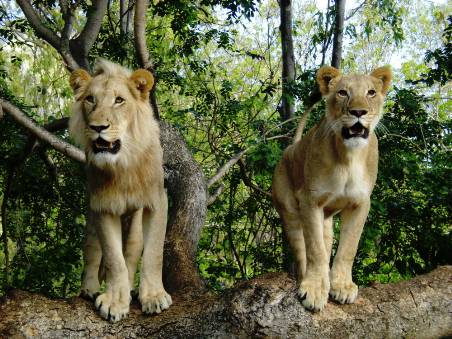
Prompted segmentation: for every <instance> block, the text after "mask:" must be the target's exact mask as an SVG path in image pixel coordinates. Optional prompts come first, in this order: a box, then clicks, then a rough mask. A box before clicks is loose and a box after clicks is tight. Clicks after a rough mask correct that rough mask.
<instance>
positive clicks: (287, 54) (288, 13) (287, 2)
mask: <svg viewBox="0 0 452 339" xmlns="http://www.w3.org/2000/svg"><path fill="white" fill-rule="evenodd" d="M279 8H280V13H281V27H280V31H281V47H282V107H281V121H287V120H289V119H292V118H293V117H294V113H295V105H294V98H292V96H291V94H290V93H289V91H288V89H289V85H290V84H291V83H292V82H293V81H294V80H295V57H294V52H293V39H292V3H291V0H280V1H279Z"/></svg>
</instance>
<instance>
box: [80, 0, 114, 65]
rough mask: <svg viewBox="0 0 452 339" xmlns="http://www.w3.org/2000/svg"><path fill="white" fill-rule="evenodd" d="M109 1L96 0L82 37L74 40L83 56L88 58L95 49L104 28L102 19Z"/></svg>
mask: <svg viewBox="0 0 452 339" xmlns="http://www.w3.org/2000/svg"><path fill="white" fill-rule="evenodd" d="M107 7H108V0H94V1H93V4H92V6H91V9H90V10H89V11H88V19H87V20H86V24H85V27H83V30H82V32H81V33H80V35H79V36H78V37H77V38H76V39H74V43H75V45H76V46H77V47H78V48H80V49H81V51H80V52H81V54H82V55H83V57H86V56H87V55H88V53H89V51H90V49H91V47H93V45H94V42H95V41H96V38H97V35H98V34H99V31H100V28H101V26H102V19H103V17H104V15H105V13H106V11H107Z"/></svg>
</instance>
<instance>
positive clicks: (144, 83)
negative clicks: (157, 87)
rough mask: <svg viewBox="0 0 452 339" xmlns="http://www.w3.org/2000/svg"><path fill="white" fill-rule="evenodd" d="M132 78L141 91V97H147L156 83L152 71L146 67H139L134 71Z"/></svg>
mask: <svg viewBox="0 0 452 339" xmlns="http://www.w3.org/2000/svg"><path fill="white" fill-rule="evenodd" d="M130 80H132V82H133V83H134V84H135V87H136V88H137V89H138V90H139V91H140V93H141V97H142V98H143V99H147V98H148V97H149V91H150V90H151V88H152V86H153V85H154V77H153V76H152V74H151V72H149V71H147V70H145V69H138V70H136V71H135V72H133V73H132V75H131V76H130Z"/></svg>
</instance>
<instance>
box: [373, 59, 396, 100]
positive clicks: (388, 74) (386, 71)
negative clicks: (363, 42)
mask: <svg viewBox="0 0 452 339" xmlns="http://www.w3.org/2000/svg"><path fill="white" fill-rule="evenodd" d="M370 75H371V76H373V77H374V78H377V79H379V80H381V82H382V84H383V85H382V87H381V93H382V94H386V92H387V91H388V89H389V86H390V85H391V79H392V71H391V68H390V67H389V66H383V67H380V68H377V69H376V70H374V71H373V72H372V73H370Z"/></svg>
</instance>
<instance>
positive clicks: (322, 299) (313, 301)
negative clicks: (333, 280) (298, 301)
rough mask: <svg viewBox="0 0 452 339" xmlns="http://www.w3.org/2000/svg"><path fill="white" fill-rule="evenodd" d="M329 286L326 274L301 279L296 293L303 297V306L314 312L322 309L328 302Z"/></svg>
mask: <svg viewBox="0 0 452 339" xmlns="http://www.w3.org/2000/svg"><path fill="white" fill-rule="evenodd" d="M329 287H330V282H329V279H328V275H319V276H314V277H306V278H305V279H303V280H302V282H301V284H300V287H299V289H298V295H299V296H300V298H302V299H303V301H302V303H303V306H304V307H305V308H307V309H308V310H311V311H314V312H318V311H321V310H323V308H324V307H325V305H326V304H327V302H328V291H329Z"/></svg>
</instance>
